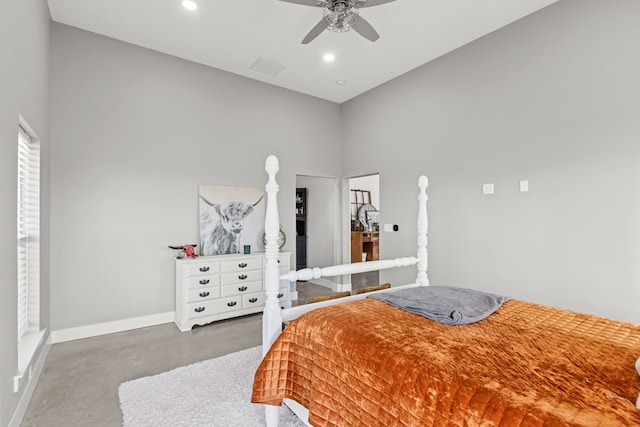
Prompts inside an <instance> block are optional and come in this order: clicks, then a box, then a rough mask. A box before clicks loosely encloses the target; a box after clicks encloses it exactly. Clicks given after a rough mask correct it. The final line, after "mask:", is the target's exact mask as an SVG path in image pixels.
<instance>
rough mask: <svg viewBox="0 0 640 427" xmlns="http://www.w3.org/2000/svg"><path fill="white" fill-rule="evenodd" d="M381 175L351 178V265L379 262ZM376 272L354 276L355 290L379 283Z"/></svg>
mask: <svg viewBox="0 0 640 427" xmlns="http://www.w3.org/2000/svg"><path fill="white" fill-rule="evenodd" d="M379 214H380V174H372V175H366V176H360V177H355V178H350V179H349V228H350V234H351V238H350V247H349V252H350V254H351V256H350V262H352V263H354V262H369V261H377V260H379V259H380V225H379V224H380V223H379V220H378V216H379ZM378 282H379V273H378V272H377V271H375V272H370V273H362V274H352V275H351V286H352V290H357V289H358V288H362V287H364V286H370V285H375V284H378Z"/></svg>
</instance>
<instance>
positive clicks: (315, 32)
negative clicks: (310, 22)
mask: <svg viewBox="0 0 640 427" xmlns="http://www.w3.org/2000/svg"><path fill="white" fill-rule="evenodd" d="M326 28H327V22H326V21H325V20H324V19H321V20H320V22H318V23H317V24H316V25H315V26H314V27H313V28H312V29H311V31H309V32H308V33H307V35H306V36H304V38H303V39H302V41H301V42H300V43H302V44H309V43H310V42H311V41H312V40H313V39H315V38H316V37H318V36H319V35H320V34H321V33H322V32H323V31H324V30H325V29H326Z"/></svg>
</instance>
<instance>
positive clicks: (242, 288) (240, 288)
mask: <svg viewBox="0 0 640 427" xmlns="http://www.w3.org/2000/svg"><path fill="white" fill-rule="evenodd" d="M247 289H249V288H247V287H246V286H240V287H239V288H238V290H239V291H240V292H244V291H246V290H247Z"/></svg>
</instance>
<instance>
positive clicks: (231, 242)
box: [198, 185, 266, 256]
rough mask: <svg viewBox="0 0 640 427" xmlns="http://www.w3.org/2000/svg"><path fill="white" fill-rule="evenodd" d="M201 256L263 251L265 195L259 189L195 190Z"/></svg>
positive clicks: (212, 187) (210, 186) (215, 188)
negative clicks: (246, 247)
mask: <svg viewBox="0 0 640 427" xmlns="http://www.w3.org/2000/svg"><path fill="white" fill-rule="evenodd" d="M198 204H199V214H200V255H205V256H206V255H224V254H239V253H242V252H243V246H244V245H250V246H251V252H261V251H264V243H263V239H262V236H263V234H264V217H265V206H266V201H265V193H264V189H262V188H251V187H220V186H215V185H201V186H200V187H199V189H198Z"/></svg>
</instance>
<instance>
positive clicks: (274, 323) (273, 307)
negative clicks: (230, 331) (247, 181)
mask: <svg viewBox="0 0 640 427" xmlns="http://www.w3.org/2000/svg"><path fill="white" fill-rule="evenodd" d="M265 170H266V171H267V174H268V175H269V181H268V182H267V185H266V186H265V190H266V191H267V212H266V216H265V225H264V232H265V236H266V241H267V243H266V245H265V258H266V262H267V263H266V267H265V273H264V274H265V279H264V284H265V293H266V295H267V299H266V302H265V306H264V320H263V322H262V352H263V355H264V354H266V353H267V350H269V348H270V347H271V344H273V342H274V341H275V339H276V337H277V336H278V334H279V333H280V332H281V331H282V320H281V318H280V317H281V316H280V304H279V302H278V291H279V290H280V268H279V267H278V252H279V248H278V235H279V234H280V218H279V215H278V191H279V189H280V187H279V186H278V183H277V182H276V174H277V173H278V171H279V170H280V165H279V163H278V158H277V157H276V156H273V155H271V156H269V157H267V161H266V164H265Z"/></svg>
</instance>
